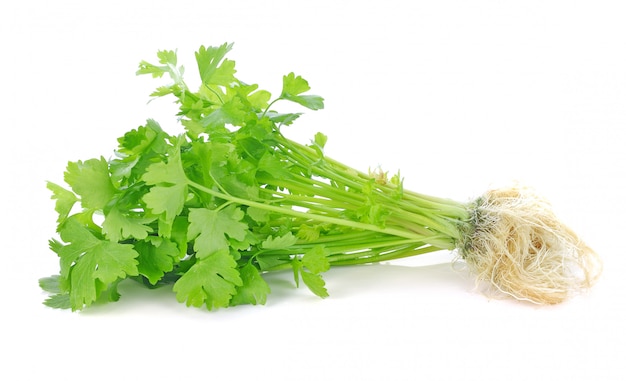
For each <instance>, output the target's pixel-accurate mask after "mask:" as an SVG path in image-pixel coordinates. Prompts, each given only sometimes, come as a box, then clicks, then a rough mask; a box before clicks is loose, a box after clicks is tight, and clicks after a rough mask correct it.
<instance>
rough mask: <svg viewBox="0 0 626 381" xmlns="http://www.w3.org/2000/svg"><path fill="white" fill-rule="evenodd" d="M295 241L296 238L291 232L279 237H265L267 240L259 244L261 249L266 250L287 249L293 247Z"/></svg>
mask: <svg viewBox="0 0 626 381" xmlns="http://www.w3.org/2000/svg"><path fill="white" fill-rule="evenodd" d="M297 241H298V237H296V236H294V235H293V234H292V233H291V232H288V233H287V234H284V235H282V236H280V237H272V236H269V237H267V239H266V240H265V241H263V243H262V244H261V248H263V249H267V250H281V249H287V248H288V247H290V246H292V245H294V244H295V243H296V242H297Z"/></svg>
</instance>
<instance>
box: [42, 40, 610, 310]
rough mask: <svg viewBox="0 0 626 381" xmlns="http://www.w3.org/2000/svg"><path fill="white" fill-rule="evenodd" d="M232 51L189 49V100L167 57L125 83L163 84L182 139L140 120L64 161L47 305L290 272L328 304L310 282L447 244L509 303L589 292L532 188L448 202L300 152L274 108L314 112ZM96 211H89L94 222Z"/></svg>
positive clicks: (56, 190)
mask: <svg viewBox="0 0 626 381" xmlns="http://www.w3.org/2000/svg"><path fill="white" fill-rule="evenodd" d="M231 46H232V45H229V44H224V45H221V46H217V47H209V48H205V47H201V48H200V49H199V50H198V51H197V52H196V61H197V64H198V69H199V73H200V79H201V85H200V88H199V89H198V90H197V91H191V90H190V89H189V87H188V86H187V84H186V83H185V81H184V80H183V76H182V74H183V72H184V69H183V67H182V66H177V55H176V52H174V51H160V52H159V53H158V58H159V64H156V65H155V64H150V63H148V62H145V61H142V62H141V63H140V68H139V71H138V74H151V75H152V76H154V77H161V76H163V75H164V74H167V75H169V77H170V78H171V79H172V80H173V83H171V84H169V85H166V86H162V87H159V88H158V89H157V90H156V91H155V92H154V93H153V94H152V95H153V96H155V97H161V96H166V95H167V96H169V95H173V96H174V97H175V99H176V102H177V103H178V104H179V105H180V112H179V114H178V117H179V120H180V122H181V124H182V125H183V126H184V128H185V132H184V133H183V134H180V135H170V134H168V133H166V132H165V131H163V129H162V128H161V127H160V126H159V124H158V123H156V122H155V121H153V120H148V122H147V123H146V124H145V125H144V126H140V127H139V128H137V129H134V130H131V131H129V132H127V133H126V134H125V135H124V136H122V137H121V138H119V139H118V142H119V146H118V148H117V150H116V151H115V157H114V158H112V159H109V160H106V159H104V158H102V157H101V158H95V159H90V160H87V161H77V162H70V163H69V164H68V167H67V171H66V172H65V177H64V179H65V182H66V183H67V184H68V185H69V187H70V188H71V190H67V189H65V188H63V187H61V186H59V185H56V184H53V183H49V185H48V187H49V188H50V189H51V190H52V191H53V198H54V199H56V210H57V212H58V213H59V218H58V229H57V231H58V234H59V236H60V240H59V239H57V238H53V239H52V240H51V241H50V247H51V249H52V251H54V252H55V253H56V254H57V255H58V256H59V258H60V273H59V274H58V275H56V276H52V277H49V278H43V279H42V280H41V281H40V284H41V286H42V287H43V288H44V289H46V290H48V291H51V292H52V293H53V294H54V295H52V296H51V297H50V298H49V299H48V300H47V301H46V304H47V305H49V306H53V307H62V308H72V309H73V310H79V309H82V308H84V307H85V306H89V305H91V304H92V303H94V302H96V301H102V300H104V301H115V300H117V299H118V298H119V294H118V292H117V285H118V284H119V282H120V281H122V280H123V279H125V278H132V279H135V280H138V281H140V282H141V283H142V284H145V285H147V286H149V287H156V286H160V285H164V284H172V283H173V291H174V292H176V296H177V299H178V300H179V301H180V302H185V303H186V304H187V305H193V306H202V305H206V307H207V308H209V309H213V308H218V307H227V306H233V305H238V304H263V303H265V301H266V296H267V294H269V293H270V289H269V286H268V284H267V283H266V282H265V280H264V279H263V274H265V273H268V272H273V271H284V270H291V271H293V273H294V280H295V282H296V284H299V283H300V281H302V282H303V283H304V284H305V285H306V286H307V287H308V288H309V289H310V290H311V291H312V292H313V293H315V294H316V295H319V296H321V297H325V296H327V295H328V292H327V290H326V287H325V283H324V280H323V278H322V276H321V273H323V272H325V271H327V270H328V269H329V268H331V267H333V266H347V265H362V264H368V263H376V262H382V261H391V260H395V259H400V258H406V257H412V256H416V255H422V254H426V253H430V252H434V251H439V250H449V251H456V252H457V253H458V257H459V259H460V260H462V261H464V262H465V263H467V266H468V267H469V269H470V271H471V272H472V273H473V274H474V275H475V277H476V279H477V282H479V283H481V284H488V285H490V287H491V288H492V289H494V290H498V291H500V292H502V294H503V295H510V296H513V297H515V298H517V299H521V300H528V301H531V302H535V303H542V304H553V303H558V302H561V301H563V300H565V299H566V298H567V297H569V296H571V295H572V294H574V293H577V292H580V291H582V290H584V289H586V288H588V287H590V286H591V285H592V284H593V283H594V282H595V281H596V280H597V278H598V276H599V274H600V272H601V262H600V259H599V258H598V256H597V254H596V253H595V252H594V251H593V250H591V249H590V248H589V247H588V246H587V245H585V244H584V243H583V242H582V240H581V239H580V238H579V237H578V236H577V235H576V234H575V233H574V232H573V231H572V230H571V229H569V228H568V227H566V226H565V225H564V224H563V223H561V222H560V221H559V220H558V219H557V218H556V216H555V215H554V213H553V212H552V210H551V208H550V205H549V203H548V202H547V201H546V200H544V199H543V198H541V197H539V196H538V195H537V194H536V193H535V192H533V191H532V190H530V189H528V188H525V187H520V186H513V187H509V188H504V189H493V190H489V191H487V192H485V193H484V194H483V195H482V196H480V197H478V198H477V199H476V200H474V201H472V202H458V201H454V200H449V199H445V198H439V197H433V196H429V195H425V194H420V193H417V192H413V191H410V190H407V189H404V187H403V182H402V179H401V178H400V175H399V174H396V175H394V176H391V177H388V176H387V173H385V172H383V171H382V170H380V169H378V170H375V171H373V172H372V171H370V172H368V173H365V172H360V171H357V170H355V169H354V168H351V167H350V166H347V165H345V164H342V163H340V162H338V161H336V160H333V159H332V158H330V157H329V156H327V155H326V154H325V152H324V146H325V143H326V139H327V138H326V136H324V135H323V134H321V133H318V134H316V135H315V137H314V139H312V141H311V142H310V144H307V145H304V144H300V143H297V142H295V141H293V140H290V139H288V138H286V137H285V136H284V135H283V134H282V132H281V128H284V126H290V125H291V124H292V123H293V122H294V121H295V120H296V119H297V118H298V117H299V116H300V114H299V113H278V112H276V111H274V110H273V109H272V106H273V105H274V104H275V103H276V102H278V101H291V102H295V103H297V104H299V105H301V106H303V107H305V108H308V109H312V110H318V109H321V108H323V106H324V102H323V99H322V98H321V97H319V96H316V95H310V94H307V92H308V90H309V85H308V83H307V81H305V80H304V79H303V78H302V77H300V76H296V75H295V74H293V73H290V74H288V75H286V76H284V77H283V87H282V91H281V94H280V95H279V96H278V97H277V98H275V99H274V100H271V94H270V93H269V92H267V91H264V90H259V89H258V87H257V86H256V85H248V84H246V83H244V82H242V81H240V80H238V79H237V78H236V77H235V75H234V74H235V69H234V62H233V61H230V60H228V59H225V55H226V53H227V52H228V51H229V50H230V49H231ZM98 216H99V217H98Z"/></svg>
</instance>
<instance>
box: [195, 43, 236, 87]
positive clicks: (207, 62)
mask: <svg viewBox="0 0 626 381" xmlns="http://www.w3.org/2000/svg"><path fill="white" fill-rule="evenodd" d="M232 47H233V44H223V45H221V46H217V47H212V46H211V47H204V46H201V47H200V49H199V50H198V51H197V52H196V62H197V63H198V71H199V72H200V79H201V80H202V83H203V84H205V85H222V86H229V85H230V84H232V83H234V82H237V80H236V79H235V77H234V75H235V62H234V61H230V60H225V59H224V56H226V53H228V52H229V51H230V50H231V49H232Z"/></svg>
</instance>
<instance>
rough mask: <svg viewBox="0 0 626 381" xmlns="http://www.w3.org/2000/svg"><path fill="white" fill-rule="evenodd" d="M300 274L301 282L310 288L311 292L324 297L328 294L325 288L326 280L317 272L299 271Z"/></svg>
mask: <svg viewBox="0 0 626 381" xmlns="http://www.w3.org/2000/svg"><path fill="white" fill-rule="evenodd" d="M300 275H301V276H302V282H304V284H305V285H306V286H307V287H308V288H309V290H311V292H312V293H314V294H315V295H317V296H319V297H320V298H325V297H327V296H328V291H327V290H326V287H325V286H326V282H325V281H324V279H323V278H322V276H321V275H319V274H313V273H310V272H308V271H301V272H300Z"/></svg>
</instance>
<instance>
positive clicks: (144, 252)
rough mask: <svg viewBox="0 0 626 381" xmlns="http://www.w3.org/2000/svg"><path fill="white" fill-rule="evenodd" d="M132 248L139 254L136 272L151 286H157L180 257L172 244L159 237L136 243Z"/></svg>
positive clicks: (175, 246)
mask: <svg viewBox="0 0 626 381" xmlns="http://www.w3.org/2000/svg"><path fill="white" fill-rule="evenodd" d="M134 248H135V251H137V252H138V253H139V256H138V257H137V259H138V261H139V265H138V266H137V270H138V271H139V273H140V274H141V275H143V276H145V277H146V278H147V279H148V281H149V282H150V284H152V285H155V284H157V282H158V281H159V280H161V278H162V277H163V275H164V274H165V273H167V272H169V271H172V269H173V268H174V264H175V263H176V262H178V260H179V258H180V256H181V255H180V251H179V249H178V246H177V245H176V244H175V243H174V242H172V241H170V240H167V239H164V238H161V237H151V239H149V240H145V241H137V242H135V244H134Z"/></svg>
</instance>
